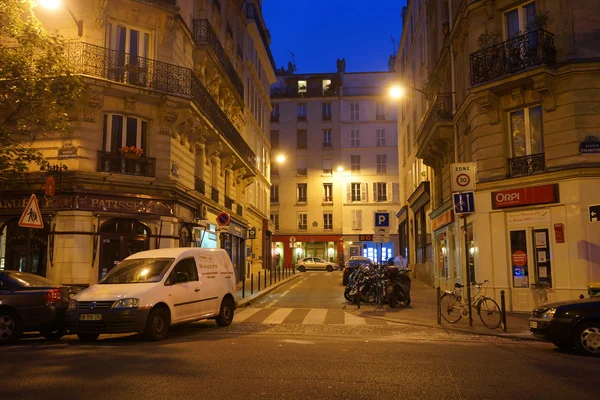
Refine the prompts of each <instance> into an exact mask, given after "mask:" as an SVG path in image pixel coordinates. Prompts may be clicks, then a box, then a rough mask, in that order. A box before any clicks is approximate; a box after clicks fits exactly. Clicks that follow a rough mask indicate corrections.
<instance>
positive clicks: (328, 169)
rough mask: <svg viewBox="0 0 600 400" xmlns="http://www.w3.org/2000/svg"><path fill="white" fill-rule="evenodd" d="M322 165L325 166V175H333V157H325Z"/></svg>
mask: <svg viewBox="0 0 600 400" xmlns="http://www.w3.org/2000/svg"><path fill="white" fill-rule="evenodd" d="M322 164H323V173H324V174H327V175H331V174H332V173H333V170H332V168H331V164H332V163H331V157H324V158H323V160H322Z"/></svg>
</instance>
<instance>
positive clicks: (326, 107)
mask: <svg viewBox="0 0 600 400" xmlns="http://www.w3.org/2000/svg"><path fill="white" fill-rule="evenodd" d="M322 109H323V112H322V114H323V118H322V119H323V121H331V103H323V104H322Z"/></svg>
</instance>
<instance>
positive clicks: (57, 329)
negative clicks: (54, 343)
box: [40, 325, 66, 340]
mask: <svg viewBox="0 0 600 400" xmlns="http://www.w3.org/2000/svg"><path fill="white" fill-rule="evenodd" d="M65 330H66V329H65V326H64V325H56V326H50V327H47V328H43V329H40V335H42V336H43V337H45V338H46V339H47V340H58V339H60V338H61V337H63V336H65Z"/></svg>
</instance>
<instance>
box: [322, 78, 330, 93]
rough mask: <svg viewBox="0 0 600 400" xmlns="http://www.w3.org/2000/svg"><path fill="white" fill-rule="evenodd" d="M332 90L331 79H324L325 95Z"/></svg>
mask: <svg viewBox="0 0 600 400" xmlns="http://www.w3.org/2000/svg"><path fill="white" fill-rule="evenodd" d="M330 88H331V79H323V94H325V93H327V91H328V90H329V89H330Z"/></svg>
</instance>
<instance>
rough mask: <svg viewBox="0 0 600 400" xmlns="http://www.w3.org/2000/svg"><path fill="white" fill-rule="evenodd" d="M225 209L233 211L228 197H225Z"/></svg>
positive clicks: (231, 202) (231, 201)
mask: <svg viewBox="0 0 600 400" xmlns="http://www.w3.org/2000/svg"><path fill="white" fill-rule="evenodd" d="M225 208H228V209H230V210H233V200H232V199H231V198H230V197H228V196H225Z"/></svg>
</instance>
